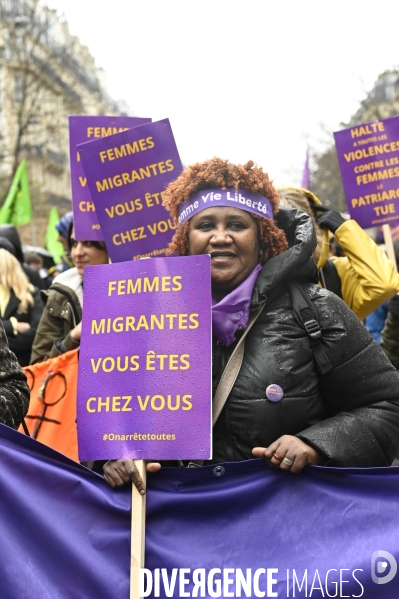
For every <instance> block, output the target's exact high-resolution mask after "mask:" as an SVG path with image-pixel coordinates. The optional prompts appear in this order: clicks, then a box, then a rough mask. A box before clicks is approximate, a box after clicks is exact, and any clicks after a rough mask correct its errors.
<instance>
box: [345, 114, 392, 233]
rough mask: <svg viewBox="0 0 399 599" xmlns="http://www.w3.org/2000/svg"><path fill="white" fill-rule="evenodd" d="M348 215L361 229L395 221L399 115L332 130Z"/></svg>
mask: <svg viewBox="0 0 399 599" xmlns="http://www.w3.org/2000/svg"><path fill="white" fill-rule="evenodd" d="M334 137H335V145H336V148H337V154H338V162H339V167H340V170H341V177H342V182H343V185H344V191H345V196H346V201H347V204H348V209H349V212H350V215H351V217H352V218H353V219H354V220H356V221H357V222H358V223H359V225H360V226H361V227H363V228H364V229H366V228H368V227H374V226H378V225H383V224H387V223H393V224H397V223H398V221H399V116H396V117H393V118H390V119H385V120H382V121H372V122H370V123H365V124H363V125H356V126H355V127H350V128H349V129H344V130H343V131H337V132H336V133H334Z"/></svg>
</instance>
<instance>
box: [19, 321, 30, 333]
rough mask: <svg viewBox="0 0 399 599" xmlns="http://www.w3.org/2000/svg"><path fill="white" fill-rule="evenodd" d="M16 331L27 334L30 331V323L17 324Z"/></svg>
mask: <svg viewBox="0 0 399 599" xmlns="http://www.w3.org/2000/svg"><path fill="white" fill-rule="evenodd" d="M16 329H17V331H18V333H25V331H29V329H30V324H29V322H17V325H16Z"/></svg>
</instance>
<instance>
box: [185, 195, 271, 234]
mask: <svg viewBox="0 0 399 599" xmlns="http://www.w3.org/2000/svg"><path fill="white" fill-rule="evenodd" d="M215 206H229V207H233V208H240V209H241V210H246V211H247V212H252V214H257V215H258V216H263V217H264V218H270V219H271V220H273V208H272V204H271V202H270V200H268V199H267V198H265V197H264V196H260V195H258V194H257V193H252V191H248V190H247V189H237V190H236V189H235V188H234V187H228V188H227V189H202V190H201V191H197V192H196V193H193V195H191V196H190V197H189V198H188V200H186V201H185V202H182V203H181V204H180V206H179V225H181V224H182V223H185V222H186V221H187V220H189V219H190V218H191V217H192V216H194V214H197V213H198V212H201V210H205V208H214V207H215Z"/></svg>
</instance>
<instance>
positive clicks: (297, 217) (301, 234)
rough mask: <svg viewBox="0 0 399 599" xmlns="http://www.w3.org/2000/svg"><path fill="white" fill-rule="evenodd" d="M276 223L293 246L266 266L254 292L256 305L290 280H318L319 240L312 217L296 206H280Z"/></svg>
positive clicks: (269, 261) (254, 304) (253, 302)
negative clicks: (317, 250)
mask: <svg viewBox="0 0 399 599" xmlns="http://www.w3.org/2000/svg"><path fill="white" fill-rule="evenodd" d="M276 224H277V225H278V226H279V227H280V229H283V231H284V233H285V234H286V237H287V241H288V245H289V248H288V250H285V251H284V252H282V253H281V254H279V255H278V256H275V257H274V258H271V259H270V260H268V261H267V262H266V264H265V265H264V266H263V268H262V271H261V273H260V275H259V277H258V278H257V281H256V284H255V288H254V291H253V295H252V305H253V306H254V307H256V305H259V304H262V303H263V302H264V301H266V299H267V296H268V295H269V293H270V291H271V290H272V289H275V288H276V287H277V286H278V285H280V284H281V283H288V282H290V281H294V280H295V281H298V280H300V281H307V282H317V267H316V264H315V261H314V260H313V251H314V249H315V247H316V243H317V239H316V233H315V230H314V226H313V222H312V219H311V218H310V216H309V215H308V214H306V213H305V212H302V211H301V210H296V209H295V208H280V210H279V212H278V214H277V216H276Z"/></svg>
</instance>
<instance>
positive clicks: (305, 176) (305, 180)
mask: <svg viewBox="0 0 399 599" xmlns="http://www.w3.org/2000/svg"><path fill="white" fill-rule="evenodd" d="M301 187H302V188H303V189H310V168H309V148H307V150H306V160H305V164H304V166H303V171H302V179H301Z"/></svg>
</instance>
